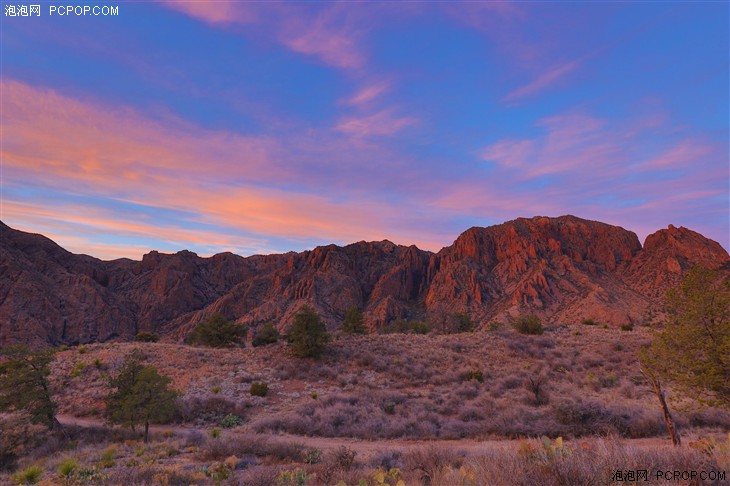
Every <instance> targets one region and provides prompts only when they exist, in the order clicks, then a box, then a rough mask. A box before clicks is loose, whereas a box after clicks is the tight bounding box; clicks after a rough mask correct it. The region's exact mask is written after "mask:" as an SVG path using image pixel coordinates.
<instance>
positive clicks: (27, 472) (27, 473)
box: [13, 466, 43, 484]
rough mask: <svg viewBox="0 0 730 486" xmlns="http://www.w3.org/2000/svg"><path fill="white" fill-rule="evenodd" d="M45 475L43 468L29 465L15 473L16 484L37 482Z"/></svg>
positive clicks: (14, 480)
mask: <svg viewBox="0 0 730 486" xmlns="http://www.w3.org/2000/svg"><path fill="white" fill-rule="evenodd" d="M41 476H43V469H41V468H40V467H38V466H29V467H27V468H25V469H23V470H22V471H20V472H17V473H15V474H13V482H14V483H15V484H35V483H37V482H38V481H40V479H41Z"/></svg>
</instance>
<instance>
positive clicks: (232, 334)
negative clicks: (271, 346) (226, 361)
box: [188, 312, 247, 348]
mask: <svg viewBox="0 0 730 486" xmlns="http://www.w3.org/2000/svg"><path fill="white" fill-rule="evenodd" d="M246 333H247V329H246V327H245V326H241V325H238V324H236V323H235V322H231V321H229V320H228V319H226V318H225V317H223V316H221V315H220V314H219V313H217V312H216V313H215V314H213V315H211V316H210V317H208V318H207V319H206V320H204V321H202V322H201V323H200V324H198V325H197V326H196V327H195V329H193V332H191V333H190V335H189V336H188V344H197V345H201V346H208V347H211V348H230V347H233V346H241V347H243V346H244V339H246Z"/></svg>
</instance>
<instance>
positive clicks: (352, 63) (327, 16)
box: [162, 0, 372, 70]
mask: <svg viewBox="0 0 730 486" xmlns="http://www.w3.org/2000/svg"><path fill="white" fill-rule="evenodd" d="M162 4H163V5H165V6H166V7H168V8H170V9H173V10H177V11H179V12H182V13H185V14H187V15H189V16H191V17H194V18H197V19H200V20H202V21H203V22H206V23H208V24H212V25H225V24H240V25H247V24H256V26H257V27H258V28H256V29H255V30H249V31H248V32H247V34H255V35H260V36H262V37H264V38H268V39H270V40H273V41H275V42H278V43H279V44H282V45H284V46H285V47H287V48H288V49H291V50H292V51H294V52H297V53H300V54H304V55H307V56H313V57H315V58H318V59H319V60H320V61H321V62H323V63H325V64H327V65H330V66H334V67H337V68H342V69H348V70H350V69H358V68H361V67H362V66H363V65H364V63H365V58H366V56H365V53H364V51H363V49H362V34H363V31H364V29H363V28H362V27H359V26H358V22H360V21H361V20H362V19H359V18H356V17H354V16H350V15H349V10H348V8H343V7H341V6H340V5H339V4H328V5H327V6H326V7H325V8H321V9H310V8H307V6H306V5H304V4H296V3H286V2H284V3H276V2H271V3H268V4H267V3H256V2H235V1H232V0H223V1H221V2H212V3H211V2H176V1H163V2H162ZM370 10H372V9H369V10H367V11H361V12H366V13H369V12H370Z"/></svg>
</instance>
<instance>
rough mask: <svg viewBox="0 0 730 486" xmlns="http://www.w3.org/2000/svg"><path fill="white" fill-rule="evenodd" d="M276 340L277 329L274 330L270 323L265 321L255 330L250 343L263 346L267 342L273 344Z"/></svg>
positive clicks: (277, 337) (277, 336)
mask: <svg viewBox="0 0 730 486" xmlns="http://www.w3.org/2000/svg"><path fill="white" fill-rule="evenodd" d="M278 340H279V331H277V330H276V328H275V327H274V325H273V324H272V323H270V322H267V323H266V324H264V325H263V327H261V329H259V330H258V331H257V332H256V335H255V336H254V337H253V341H252V342H251V345H253V346H254V347H258V346H265V345H267V344H274V343H275V342H277V341H278Z"/></svg>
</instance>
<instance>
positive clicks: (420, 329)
mask: <svg viewBox="0 0 730 486" xmlns="http://www.w3.org/2000/svg"><path fill="white" fill-rule="evenodd" d="M383 332H384V333H385V334H395V333H403V334H406V333H407V334H428V333H429V332H431V326H429V325H428V323H427V322H424V321H418V320H415V319H410V320H406V319H396V320H394V321H391V322H390V323H389V324H388V325H387V326H386V327H385V328H384V329H383Z"/></svg>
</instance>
